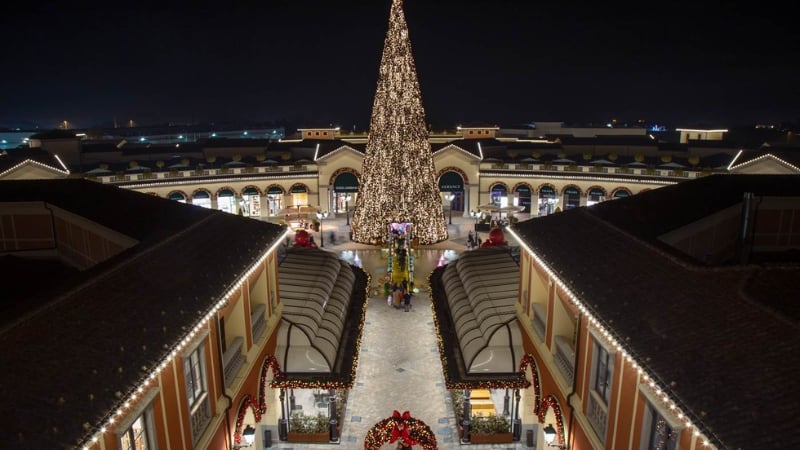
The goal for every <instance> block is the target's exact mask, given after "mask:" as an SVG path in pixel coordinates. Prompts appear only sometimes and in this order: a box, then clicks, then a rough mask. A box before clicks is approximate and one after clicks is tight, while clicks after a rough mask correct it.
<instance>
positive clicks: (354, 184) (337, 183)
mask: <svg viewBox="0 0 800 450" xmlns="http://www.w3.org/2000/svg"><path fill="white" fill-rule="evenodd" d="M333 192H358V177H356V175H355V174H354V173H351V172H343V173H340V174H339V175H337V176H336V180H334V181H333Z"/></svg>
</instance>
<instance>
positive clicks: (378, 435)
mask: <svg viewBox="0 0 800 450" xmlns="http://www.w3.org/2000/svg"><path fill="white" fill-rule="evenodd" d="M400 438H402V439H403V440H404V441H406V442H407V443H408V445H420V446H422V448H423V449H425V450H437V449H438V446H437V444H436V436H435V435H434V434H433V431H432V430H431V428H430V427H429V426H428V425H427V424H426V423H425V422H423V421H421V420H417V419H415V418H413V417H411V414H410V413H409V412H408V411H405V412H404V413H403V414H400V412H399V411H397V410H395V411H394V412H393V413H392V416H391V417H387V418H386V419H383V420H381V421H380V422H378V423H376V424H375V425H373V426H372V428H370V430H369V431H368V432H367V436H366V437H365V438H364V449H365V450H379V449H380V448H381V446H382V445H383V444H386V443H390V444H391V443H394V442H395V441H397V440H398V439H400Z"/></svg>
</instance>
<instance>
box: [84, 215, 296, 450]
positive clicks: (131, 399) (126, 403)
mask: <svg viewBox="0 0 800 450" xmlns="http://www.w3.org/2000/svg"><path fill="white" fill-rule="evenodd" d="M289 233H290V230H289V229H287V230H286V231H285V232H284V233H283V234H282V235H281V236H280V238H278V239H276V240H275V242H274V243H273V244H272V246H270V247H269V248H268V249H267V251H266V252H264V253H263V254H262V255H261V256H260V257H259V258H258V261H257V262H256V263H255V264H253V265H251V266H250V268H249V269H248V270H247V272H245V273H244V275H242V276H241V277H239V278H238V280H237V281H236V283H235V284H234V285H233V286H232V287H231V288H230V289H229V290H228V291H227V292H226V293H225V295H223V296H222V298H221V299H220V300H219V301H218V302H217V303H216V304H215V305H214V306H213V307H211V309H210V310H209V311H208V312H207V313H206V314H205V315H204V316H203V318H202V319H200V320H199V321H198V322H197V323H196V325H195V327H194V328H193V329H192V330H191V331H190V332H188V333H187V334H186V335H184V337H183V338H182V339H181V340H180V342H178V343H177V344H175V346H173V347H172V351H171V352H169V354H168V355H167V356H166V357H164V358H163V359H162V360H161V362H160V363H159V364H158V365H157V366H156V368H155V370H153V371H152V372H150V374H149V375H148V376H147V377H145V379H144V381H142V382H141V383H140V384H139V386H138V387H136V388H135V389H134V390H133V392H132V393H131V394H130V395H129V396H128V397H127V398H126V399H125V400H123V401H122V402H121V406H119V407H118V408H117V409H116V411H114V412H113V413H111V415H110V417H108V419H106V420H105V421H104V422H105V423H104V425H101V426H100V427H99V428H98V429H97V432H96V433H94V434H93V435H92V437H91V438H89V439H88V441H87V440H85V441H84V442H83V443H81V444H80V445H79V447H80V448H82V450H89V449H90V448H91V446H92V444H95V443H97V442H98V441H99V440H100V438H101V437H102V436H103V434H105V433H106V432H107V431H108V429H109V428H111V427H112V426H113V425H114V423H115V422H116V421H117V420H118V419H119V417H120V416H122V415H123V414H124V413H125V412H126V411H125V410H127V409H129V408H130V407H131V406H132V405H135V404H136V400H137V399H138V398H139V396H141V395H142V394H144V392H145V389H146V388H147V387H148V386H149V385H150V383H151V382H153V381H155V380H156V378H157V377H158V376H159V375H160V374H161V372H162V371H163V370H164V369H165V368H166V367H167V366H169V365H170V364H171V363H172V361H174V360H175V358H176V357H177V356H178V355H179V354H180V353H181V351H182V350H183V349H184V348H185V347H186V346H187V345H189V344H190V343H192V341H193V340H194V338H195V336H197V334H198V333H199V332H200V331H201V330H202V329H204V328H205V327H206V325H207V324H208V322H210V321H211V319H213V318H214V317H215V315H216V313H217V312H218V311H219V310H220V309H222V308H223V307H225V306H226V305H227V303H228V301H229V300H230V299H231V297H232V296H233V295H234V294H235V293H237V292H238V291H239V289H241V287H242V285H244V283H245V281H247V280H248V279H249V278H250V275H252V274H253V272H255V271H256V269H258V268H259V267H261V265H262V264H264V261H266V260H267V257H268V256H269V255H270V254H272V252H273V251H274V250H275V249H276V248H277V247H278V246H279V245H281V244H282V243H283V241H284V239H286V237H287V236H288V235H289Z"/></svg>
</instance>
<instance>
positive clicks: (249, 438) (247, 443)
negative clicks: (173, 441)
mask: <svg viewBox="0 0 800 450" xmlns="http://www.w3.org/2000/svg"><path fill="white" fill-rule="evenodd" d="M242 439H243V440H244V442H239V443H236V444H234V445H233V448H234V449H240V448H244V447H251V446H252V445H253V443H254V442H255V441H256V429H255V428H254V427H253V426H252V425H247V427H245V429H244V431H242Z"/></svg>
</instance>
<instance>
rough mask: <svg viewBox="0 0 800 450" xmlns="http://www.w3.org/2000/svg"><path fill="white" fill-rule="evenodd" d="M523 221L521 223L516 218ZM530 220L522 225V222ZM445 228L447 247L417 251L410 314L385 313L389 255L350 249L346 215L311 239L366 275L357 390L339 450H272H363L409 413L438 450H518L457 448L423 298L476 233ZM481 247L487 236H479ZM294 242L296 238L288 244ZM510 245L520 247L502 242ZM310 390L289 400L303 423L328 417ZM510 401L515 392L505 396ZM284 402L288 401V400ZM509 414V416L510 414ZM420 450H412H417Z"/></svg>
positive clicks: (466, 221)
mask: <svg viewBox="0 0 800 450" xmlns="http://www.w3.org/2000/svg"><path fill="white" fill-rule="evenodd" d="M518 217H519V218H520V220H525V219H524V218H523V217H522V216H521V215H520V216H518ZM525 218H527V217H525ZM452 222H453V223H452V225H449V226H448V230H449V235H450V239H448V240H446V241H443V242H439V243H436V244H433V245H428V246H421V247H417V248H416V249H415V271H414V286H415V287H417V288H419V292H418V293H417V294H416V295H414V297H413V298H412V300H411V303H412V308H411V310H410V311H408V312H405V311H404V310H403V309H402V308H400V309H398V308H394V307H392V306H389V304H388V303H387V300H386V297H384V296H383V286H382V281H381V280H382V279H383V277H384V276H385V275H386V266H387V260H386V250H381V249H379V248H377V247H375V246H372V245H366V244H359V243H356V242H351V241H349V239H348V237H349V235H348V227H347V225H346V219H345V217H344V215H342V217H336V218H328V219H325V220H324V221H323V223H322V233H324V234H325V236H324V238H323V239H320V233H319V232H311V231H309V232H310V233H311V234H313V235H314V240H315V242H316V243H317V245H320V244H321V243H322V244H324V246H323V247H322V248H323V249H325V250H326V251H332V252H336V253H338V254H339V256H340V258H341V259H343V260H345V261H348V262H350V263H352V264H355V265H358V266H360V267H362V268H364V269H365V270H366V271H367V272H369V273H370V275H371V284H372V286H371V288H370V297H369V304H368V306H367V312H366V319H365V324H364V331H363V336H362V340H361V351H360V354H359V357H358V368H357V370H356V382H355V384H354V386H353V388H352V389H351V390H350V392H349V394H348V397H347V401H346V404H345V405H346V406H345V409H344V414H343V417H342V419H341V421H342V424H341V436H340V443H339V444H338V445H336V444H304V443H303V444H301V443H290V442H280V441H277V440H276V439H273V442H272V447H271V448H277V449H283V450H294V449H331V448H342V449H348V450H350V449H353V450H355V449H363V448H364V438H365V437H366V435H367V433H368V432H369V430H370V429H371V428H372V427H373V426H374V425H375V424H376V423H377V422H379V421H381V420H383V419H385V418H387V417H390V416H391V415H392V413H393V411H395V410H397V411H399V412H400V413H403V412H404V411H408V412H409V413H410V414H411V416H412V417H414V418H416V419H418V420H421V421H423V422H425V423H426V424H427V425H428V427H429V428H430V429H431V431H433V433H434V434H435V436H436V442H437V444H438V448H439V449H441V450H451V449H458V448H475V449H497V450H499V449H523V448H527V447H525V445H524V440H525V439H524V436H523V438H522V441H521V442H514V443H510V444H491V445H490V444H481V445H475V444H473V445H470V444H460V443H459V437H458V423H457V419H456V418H455V414H454V412H453V405H452V401H451V399H450V394H449V392H448V390H447V389H446V388H445V384H444V376H443V374H442V364H441V359H440V357H439V348H438V346H437V342H436V333H435V329H434V324H433V314H432V311H431V305H430V299H429V298H428V275H429V274H430V273H431V271H433V270H434V269H435V268H436V267H437V266H438V265H440V264H446V263H448V262H451V261H454V260H455V259H457V258H458V255H459V254H461V253H462V252H465V251H468V249H467V237H468V233H469V230H472V229H473V225H474V223H475V221H474V219H472V218H470V217H455V216H454V217H453V219H452ZM332 230H333V231H334V233H335V234H336V240H335V243H333V242H330V239H329V233H330V231H332ZM479 235H480V237H481V239H482V240H483V241H485V240H486V239H487V238H488V236H489V233H488V232H482V233H480V234H479ZM290 238H291V239H292V240H293V239H294V236H290ZM506 240H507V241H508V242H509V245H517V244H516V243H515V242H513V241H512V237H511V236H510V235H508V234H506ZM313 394H314V392H313V391H311V390H305V391H301V390H297V391H295V392H294V395H295V405H298V406H299V407H298V406H296V408H298V409H302V410H303V411H304V412H305V414H307V415H315V414H316V413H317V412H323V413H325V411H324V409H320V408H319V404H318V402H316V399H315V398H314V396H313ZM504 394H505V392H504V391H502V390H498V391H493V392H492V400H493V402H494V406H495V411H497V413H498V414H502V412H503V406H504V405H503V403H504ZM509 396H510V397H511V400H510V401H513V392H509ZM287 401H288V399H287ZM509 409H510V408H509ZM381 448H382V449H386V450H388V449H395V448H396V443H394V444H389V443H387V444H384V445H383V446H382V447H381ZM421 448H422V447H421V446H419V445H416V446H414V449H421Z"/></svg>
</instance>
